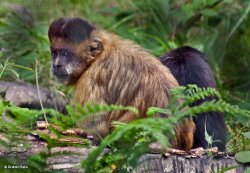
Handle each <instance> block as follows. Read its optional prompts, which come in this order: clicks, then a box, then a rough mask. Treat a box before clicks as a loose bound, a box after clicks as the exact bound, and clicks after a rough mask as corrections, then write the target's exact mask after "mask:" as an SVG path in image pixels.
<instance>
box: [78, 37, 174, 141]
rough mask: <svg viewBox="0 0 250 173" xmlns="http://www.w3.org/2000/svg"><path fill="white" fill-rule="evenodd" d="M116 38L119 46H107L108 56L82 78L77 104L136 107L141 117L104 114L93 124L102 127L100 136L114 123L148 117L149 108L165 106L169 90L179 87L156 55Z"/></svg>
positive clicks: (101, 56)
mask: <svg viewBox="0 0 250 173" xmlns="http://www.w3.org/2000/svg"><path fill="white" fill-rule="evenodd" d="M113 37H115V38H112V39H111V40H114V39H116V41H114V42H115V43H116V45H114V44H112V43H109V44H108V43H106V45H108V46H106V47H104V49H106V50H105V54H103V55H100V57H98V59H97V60H95V62H94V63H93V64H92V65H91V66H90V67H89V68H88V69H87V70H86V71H85V72H84V74H83V75H82V76H81V77H80V79H79V81H78V83H77V85H76V91H75V99H76V102H78V103H80V104H82V105H84V104H85V103H86V102H88V103H97V104H116V105H124V106H135V107H137V108H138V109H139V111H140V115H139V117H138V116H136V115H134V114H133V113H131V112H128V111H113V112H111V113H104V114H101V115H100V116H99V118H98V120H97V119H95V122H93V121H94V120H93V121H92V122H91V123H90V124H91V125H93V124H95V126H96V124H98V126H99V127H98V128H99V130H97V131H98V133H103V132H104V131H105V133H108V131H109V130H108V129H110V128H111V127H110V124H111V122H112V121H114V120H115V121H120V122H129V121H132V120H134V119H137V118H144V117H145V116H146V115H145V114H146V111H147V108H148V107H151V106H156V107H165V106H166V105H167V104H168V102H169V90H170V89H171V88H175V87H177V86H178V82H177V81H176V79H175V78H174V77H173V75H172V74H171V72H170V71H169V70H168V69H167V68H166V67H165V66H164V65H163V64H162V63H161V62H160V61H159V60H158V59H156V58H155V57H154V56H153V55H151V54H150V53H148V52H147V51H145V50H144V49H142V48H141V47H139V46H138V45H136V44H134V43H133V42H130V41H127V40H122V39H120V38H119V37H116V36H113ZM105 133H104V134H103V135H101V136H105Z"/></svg>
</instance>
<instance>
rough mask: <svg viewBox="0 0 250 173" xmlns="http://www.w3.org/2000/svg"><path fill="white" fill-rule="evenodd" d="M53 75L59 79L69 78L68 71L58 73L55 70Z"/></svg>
mask: <svg viewBox="0 0 250 173" xmlns="http://www.w3.org/2000/svg"><path fill="white" fill-rule="evenodd" d="M53 75H54V76H55V77H56V79H58V80H59V81H65V80H67V79H68V77H69V75H68V74H66V73H57V72H53Z"/></svg>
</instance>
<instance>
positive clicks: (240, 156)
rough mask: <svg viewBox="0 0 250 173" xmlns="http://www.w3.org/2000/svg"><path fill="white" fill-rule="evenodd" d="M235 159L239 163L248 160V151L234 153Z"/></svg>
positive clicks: (249, 155) (249, 160)
mask: <svg viewBox="0 0 250 173" xmlns="http://www.w3.org/2000/svg"><path fill="white" fill-rule="evenodd" d="M235 159H236V160H237V161H238V162H240V163H249V162H250V151H242V152H239V153H237V154H236V155H235Z"/></svg>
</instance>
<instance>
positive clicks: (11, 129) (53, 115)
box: [0, 85, 250, 172]
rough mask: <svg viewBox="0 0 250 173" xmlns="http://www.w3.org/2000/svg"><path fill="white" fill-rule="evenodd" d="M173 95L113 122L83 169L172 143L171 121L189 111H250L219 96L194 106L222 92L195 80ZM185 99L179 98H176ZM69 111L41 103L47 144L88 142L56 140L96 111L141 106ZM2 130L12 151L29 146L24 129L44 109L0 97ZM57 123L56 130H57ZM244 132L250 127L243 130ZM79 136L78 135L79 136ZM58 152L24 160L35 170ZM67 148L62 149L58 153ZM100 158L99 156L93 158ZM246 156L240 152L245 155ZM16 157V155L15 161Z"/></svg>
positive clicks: (116, 164)
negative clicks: (45, 116)
mask: <svg viewBox="0 0 250 173" xmlns="http://www.w3.org/2000/svg"><path fill="white" fill-rule="evenodd" d="M171 93H172V94H171V95H172V96H171V97H172V99H171V100H172V101H171V103H170V104H169V105H168V106H167V107H166V108H155V107H151V108H149V109H148V111H147V115H148V118H146V119H139V120H135V121H133V122H130V123H128V124H124V123H120V122H113V124H114V126H115V127H116V128H115V130H114V131H113V132H112V133H111V134H110V135H109V136H107V137H106V138H105V139H104V140H103V141H102V142H101V144H100V146H98V147H97V148H96V149H95V150H94V151H93V152H91V153H90V154H89V156H88V158H87V159H86V160H84V161H83V167H84V169H85V171H87V172H108V171H114V170H112V169H119V171H125V172H127V171H130V170H131V169H132V168H134V167H136V164H137V163H138V162H137V161H138V158H139V157H140V156H141V155H142V154H143V153H145V152H147V151H149V144H151V143H152V142H159V143H160V144H161V145H162V147H163V148H166V147H167V146H170V143H169V141H170V139H171V138H172V137H173V134H174V128H175V125H176V124H177V123H178V122H180V121H182V120H183V118H185V117H190V116H193V115H194V114H197V113H201V112H204V111H222V112H224V113H228V114H238V115H241V116H245V117H248V118H249V117H250V112H249V111H247V110H244V109H239V108H238V107H237V106H232V105H230V104H228V103H226V102H224V101H222V100H221V99H219V100H218V101H210V102H205V103H203V104H202V105H200V106H195V107H192V108H189V107H188V104H190V103H192V102H194V101H197V100H200V99H203V98H204V97H207V96H212V95H213V96H218V97H219V98H220V95H219V94H218V92H217V91H216V90H215V89H212V88H208V89H205V88H198V87H197V86H195V85H190V86H188V87H187V88H186V87H179V88H177V89H174V90H173V91H172V92H171ZM179 99H183V100H184V102H182V103H180V102H179V101H178V100H179ZM67 110H68V113H69V115H68V116H65V115H62V114H60V113H58V112H56V111H54V110H52V109H45V110H44V111H45V113H46V114H48V121H49V123H52V124H54V125H56V126H57V127H58V128H54V126H49V129H50V130H51V131H52V132H53V133H54V134H55V135H57V136H58V139H55V138H51V137H50V136H49V135H46V134H42V133H38V135H39V136H40V137H41V138H43V139H44V140H46V141H47V143H48V149H49V150H51V149H52V148H53V147H57V146H78V147H88V146H89V142H88V141H86V140H85V139H81V141H82V143H79V144H74V143H71V142H64V143H61V142H59V140H60V139H61V138H63V135H62V133H61V130H64V129H68V128H70V127H75V122H77V121H79V120H82V119H83V118H88V117H89V116H93V115H94V116H95V115H97V113H100V112H106V111H116V110H128V111H132V112H134V113H136V114H138V113H139V112H138V111H139V110H137V109H136V108H133V107H129V106H128V107H126V106H117V105H98V104H94V105H90V104H86V106H85V107H81V106H79V105H76V106H68V107H67ZM158 113H161V114H167V115H170V116H169V117H168V118H154V116H157V114H158ZM0 114H1V115H2V116H1V121H0V122H1V123H0V132H1V134H8V135H4V138H3V139H1V140H0V145H1V146H2V147H5V148H6V149H7V150H8V151H12V150H13V148H16V147H17V146H18V145H20V144H22V145H23V146H24V147H23V150H26V149H27V148H28V147H29V144H28V143H27V141H26V142H25V141H24V140H23V139H24V137H25V135H27V134H30V133H32V131H33V129H34V125H35V121H36V120H38V119H41V118H43V111H42V110H29V109H26V108H19V107H16V106H14V105H12V104H10V103H9V102H3V101H1V102H0ZM59 128H60V130H58V129H59ZM245 135H246V136H248V133H246V134H245ZM79 139H80V138H79ZM107 147H108V148H109V151H108V152H104V149H105V148H107ZM55 154H60V153H53V154H51V153H50V152H42V153H40V154H38V155H33V156H31V157H30V158H29V159H28V160H27V164H29V165H30V167H29V168H30V169H31V170H33V171H34V170H35V171H38V172H41V171H44V168H45V167H46V159H48V158H49V157H51V156H53V155H55ZM61 154H65V153H61ZM96 158H98V159H96ZM243 160H244V158H243ZM5 162H13V160H9V159H7V160H5ZM14 162H15V161H14Z"/></svg>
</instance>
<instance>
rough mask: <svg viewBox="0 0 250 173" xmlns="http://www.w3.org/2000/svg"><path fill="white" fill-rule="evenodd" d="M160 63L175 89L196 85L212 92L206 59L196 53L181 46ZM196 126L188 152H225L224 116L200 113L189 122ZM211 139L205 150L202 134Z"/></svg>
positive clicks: (198, 102)
mask: <svg viewBox="0 0 250 173" xmlns="http://www.w3.org/2000/svg"><path fill="white" fill-rule="evenodd" d="M160 60H161V62H162V63H163V64H164V65H165V66H166V67H168V68H169V69H170V71H171V72H172V74H173V75H174V77H175V78H176V79H177V81H178V82H179V85H183V86H187V85H188V84H196V85H197V86H198V87H202V88H207V87H211V88H216V83H215V79H214V76H213V73H212V70H211V69H210V67H209V65H208V63H207V61H206V57H205V55H204V54H203V53H201V52H200V51H198V50H196V49H194V48H191V47H188V46H184V47H180V48H177V49H175V50H171V51H170V52H168V53H167V54H166V55H164V56H162V57H161V58H160ZM212 99H216V98H214V97H209V98H205V99H204V100H199V101H197V102H195V103H193V104H192V105H190V106H197V105H200V104H201V103H203V102H205V101H208V100H212ZM193 121H194V123H195V126H196V130H195V133H194V144H193V147H192V148H197V147H203V148H208V147H212V146H213V147H218V149H219V150H220V151H225V148H226V134H227V128H226V125H225V121H224V116H223V114H222V113H220V112H206V113H201V114H199V115H197V116H195V117H194V118H193ZM206 131H207V133H208V134H209V136H211V137H212V140H213V143H212V146H209V144H208V142H207V140H206V138H205V132H206Z"/></svg>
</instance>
